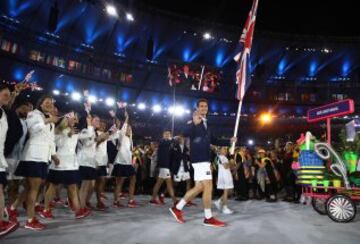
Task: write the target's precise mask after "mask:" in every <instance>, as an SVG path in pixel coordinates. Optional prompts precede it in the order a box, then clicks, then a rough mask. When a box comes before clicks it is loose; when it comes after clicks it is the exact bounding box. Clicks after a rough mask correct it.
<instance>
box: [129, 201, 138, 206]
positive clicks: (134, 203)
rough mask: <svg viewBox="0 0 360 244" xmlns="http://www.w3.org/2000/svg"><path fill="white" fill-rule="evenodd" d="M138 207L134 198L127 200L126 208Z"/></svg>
mask: <svg viewBox="0 0 360 244" xmlns="http://www.w3.org/2000/svg"><path fill="white" fill-rule="evenodd" d="M137 207H139V204H137V202H135V200H130V201H129V202H128V208H137Z"/></svg>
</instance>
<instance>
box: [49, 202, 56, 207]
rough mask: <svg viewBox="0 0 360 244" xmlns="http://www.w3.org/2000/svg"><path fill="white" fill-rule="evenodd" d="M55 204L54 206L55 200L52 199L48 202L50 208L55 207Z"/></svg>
mask: <svg viewBox="0 0 360 244" xmlns="http://www.w3.org/2000/svg"><path fill="white" fill-rule="evenodd" d="M55 206H56V202H55V200H52V201H51V202H50V203H49V207H50V208H55Z"/></svg>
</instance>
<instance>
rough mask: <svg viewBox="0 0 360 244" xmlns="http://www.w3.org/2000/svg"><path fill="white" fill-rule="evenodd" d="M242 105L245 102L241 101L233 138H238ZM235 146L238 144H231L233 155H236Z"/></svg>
mask: <svg viewBox="0 0 360 244" xmlns="http://www.w3.org/2000/svg"><path fill="white" fill-rule="evenodd" d="M242 103H243V100H242V99H241V100H240V101H239V106H238V110H237V114H236V122H235V129H234V135H233V137H237V134H238V130H239V123H240V115H241V107H242ZM235 144H236V142H232V143H231V147H230V154H231V155H232V154H234V152H235Z"/></svg>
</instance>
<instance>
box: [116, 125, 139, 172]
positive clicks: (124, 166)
mask: <svg viewBox="0 0 360 244" xmlns="http://www.w3.org/2000/svg"><path fill="white" fill-rule="evenodd" d="M127 126H128V124H127V123H124V125H123V126H122V128H121V130H119V131H117V132H116V133H115V134H114V135H113V136H112V138H113V139H118V140H119V150H118V152H117V154H116V157H115V161H114V169H113V172H112V176H115V177H131V176H133V175H135V174H136V172H135V168H134V165H133V164H132V148H133V142H132V139H131V138H130V137H129V136H127V135H126V131H127Z"/></svg>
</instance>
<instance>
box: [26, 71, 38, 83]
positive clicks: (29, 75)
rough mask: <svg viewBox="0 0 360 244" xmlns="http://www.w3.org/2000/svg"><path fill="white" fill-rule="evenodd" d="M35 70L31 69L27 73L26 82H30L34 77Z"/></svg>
mask: <svg viewBox="0 0 360 244" xmlns="http://www.w3.org/2000/svg"><path fill="white" fill-rule="evenodd" d="M34 72H35V71H34V70H31V71H30V72H29V73H27V74H26V75H25V78H24V82H29V81H30V79H31V77H32V75H33V74H34Z"/></svg>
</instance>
